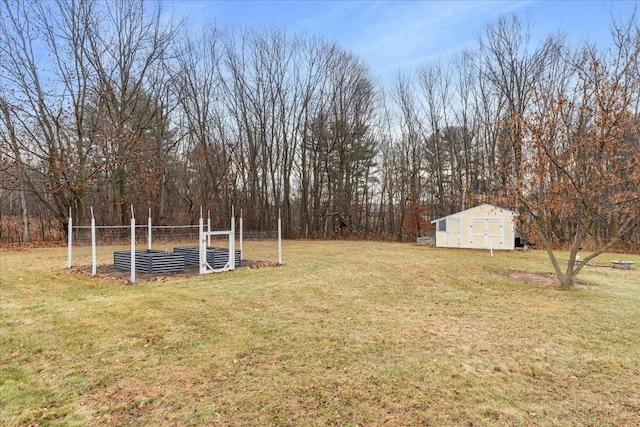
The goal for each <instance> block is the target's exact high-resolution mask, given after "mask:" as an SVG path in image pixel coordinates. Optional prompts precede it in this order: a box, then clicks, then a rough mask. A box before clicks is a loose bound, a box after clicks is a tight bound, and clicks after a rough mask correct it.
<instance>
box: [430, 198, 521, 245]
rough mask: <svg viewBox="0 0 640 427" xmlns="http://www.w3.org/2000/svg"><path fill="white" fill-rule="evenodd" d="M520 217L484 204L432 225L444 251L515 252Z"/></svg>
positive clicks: (439, 219)
mask: <svg viewBox="0 0 640 427" xmlns="http://www.w3.org/2000/svg"><path fill="white" fill-rule="evenodd" d="M515 217H516V214H515V212H513V211H510V210H509V209H504V208H500V207H498V206H493V205H490V204H483V205H479V206H476V207H473V208H471V209H467V210H465V211H462V212H457V213H454V214H451V215H449V216H445V217H442V218H438V219H436V220H433V221H431V223H432V224H434V223H435V224H436V246H437V247H440V248H468V249H496V250H497V249H504V250H513V249H514V240H515Z"/></svg>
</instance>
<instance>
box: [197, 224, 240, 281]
mask: <svg viewBox="0 0 640 427" xmlns="http://www.w3.org/2000/svg"><path fill="white" fill-rule="evenodd" d="M207 223H208V224H207V231H204V219H203V218H202V214H201V215H200V233H199V235H200V240H199V248H198V252H199V265H200V274H209V273H222V272H224V271H232V270H235V269H236V257H235V253H236V251H235V223H236V219H235V217H234V216H232V217H231V230H218V231H211V229H210V228H209V227H210V226H209V224H211V222H210V219H208V220H207ZM225 235H226V236H228V238H229V260H228V261H227V263H226V264H225V265H224V267H222V268H213V267H212V266H211V265H209V263H208V262H207V245H208V244H209V242H210V241H211V236H225Z"/></svg>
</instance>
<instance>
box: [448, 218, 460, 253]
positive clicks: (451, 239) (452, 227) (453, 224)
mask: <svg viewBox="0 0 640 427" xmlns="http://www.w3.org/2000/svg"><path fill="white" fill-rule="evenodd" d="M461 231H462V230H460V218H448V219H447V247H449V248H458V247H460V233H461Z"/></svg>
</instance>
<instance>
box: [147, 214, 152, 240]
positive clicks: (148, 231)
mask: <svg viewBox="0 0 640 427" xmlns="http://www.w3.org/2000/svg"><path fill="white" fill-rule="evenodd" d="M148 224H149V229H148V230H147V249H149V250H151V208H149V222H148Z"/></svg>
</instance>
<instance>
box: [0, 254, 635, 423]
mask: <svg viewBox="0 0 640 427" xmlns="http://www.w3.org/2000/svg"><path fill="white" fill-rule="evenodd" d="M246 244H247V245H254V248H253V250H254V252H253V253H254V255H252V256H250V257H252V258H255V259H261V257H260V254H265V256H269V255H268V254H270V253H272V247H271V246H272V245H273V242H269V243H268V244H264V243H260V242H246ZM284 249H285V263H286V265H285V266H282V267H277V268H264V269H246V270H238V271H236V272H233V273H227V274H221V275H213V276H198V277H180V278H175V279H171V280H168V281H164V282H147V283H143V284H139V285H135V286H124V285H122V284H119V283H118V282H114V281H112V280H110V279H109V278H105V277H103V278H89V277H87V276H85V275H80V274H72V273H69V272H67V271H66V270H63V269H62V267H63V266H64V265H65V255H66V252H65V251H64V249H62V248H52V249H32V250H28V251H15V252H14V251H3V252H2V254H1V257H0V262H1V264H0V269H1V273H2V284H1V289H2V293H1V297H2V299H1V308H2V310H1V321H2V337H1V338H0V340H1V341H0V343H1V348H2V359H1V360H0V363H1V364H0V368H1V378H2V380H1V385H0V397H1V402H2V403H1V404H2V408H1V410H2V412H1V414H0V424H2V425H9V426H12V425H38V424H42V425H96V426H97V425H233V426H238V425H239V426H243V425H246V426H254V425H277V426H285V425H291V426H298V425H341V426H354V425H368V426H369V425H387V426H400V425H406V426H413V425H474V426H478V425H523V426H525V425H543V426H544V425H550V426H552V425H557V426H564V425H638V424H640V396H639V395H638V390H639V389H640V364H639V363H638V360H640V346H638V342H640V326H639V324H638V319H639V318H640V270H638V269H636V270H631V271H624V270H612V269H607V268H590V267H587V268H585V271H584V274H582V275H581V280H582V281H583V282H584V286H581V287H578V288H576V289H574V290H570V291H563V290H560V289H558V287H557V286H556V285H555V284H554V283H552V282H545V283H535V282H529V281H524V280H521V278H512V277H507V276H505V275H504V274H503V273H504V272H505V271H514V270H517V271H521V272H522V271H524V272H528V273H529V274H530V273H536V274H537V275H539V274H542V275H546V274H548V273H549V272H550V271H551V269H550V265H549V263H548V261H547V259H546V257H545V254H544V253H543V252H539V251H530V252H527V253H524V252H508V253H507V252H497V253H496V254H495V256H494V257H490V256H489V254H488V253H486V252H482V251H480V252H477V251H464V250H460V251H456V250H452V251H445V250H439V249H433V248H424V247H416V246H413V245H404V244H389V243H369V242H285V244H284ZM251 250H252V249H250V248H247V252H250V251H251ZM87 253H88V248H78V249H77V257H78V259H83V257H84V259H86V257H87ZM109 254H110V251H105V250H104V249H101V260H102V261H103V262H105V263H106V262H108V261H109V259H110V258H109ZM614 258H615V256H614ZM627 258H632V259H634V260H635V261H636V264H640V257H638V256H627ZM599 261H601V262H603V263H606V262H607V261H608V259H607V258H604V260H600V259H599ZM536 277H539V276H536Z"/></svg>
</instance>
